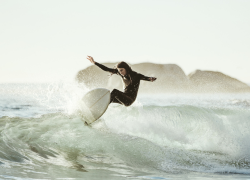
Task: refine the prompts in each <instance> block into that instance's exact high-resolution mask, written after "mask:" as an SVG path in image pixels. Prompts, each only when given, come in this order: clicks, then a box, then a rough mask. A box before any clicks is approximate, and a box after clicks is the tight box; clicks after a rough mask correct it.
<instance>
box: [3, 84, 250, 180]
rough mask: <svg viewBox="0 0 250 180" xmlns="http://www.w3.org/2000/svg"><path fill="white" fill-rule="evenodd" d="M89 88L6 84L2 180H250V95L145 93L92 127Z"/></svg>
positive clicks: (113, 109)
mask: <svg viewBox="0 0 250 180" xmlns="http://www.w3.org/2000/svg"><path fill="white" fill-rule="evenodd" d="M87 91H88V89H87V88H86V87H84V86H83V85H76V84H66V83H55V84H1V85H0V124H1V126H0V133H1V134H0V167H1V168H0V178H1V179H90V180H91V179H115V180H116V179H250V141H249V137H250V128H249V127H250V108H249V107H250V94H217V95H212V94H210V95H209V94H206V95H204V94H164V95H159V94H157V95H153V94H139V97H138V99H137V100H136V102H135V103H134V104H133V105H132V106H130V107H123V106H121V105H117V104H111V105H110V106H109V108H108V110H107V111H106V113H105V114H104V115H103V116H102V118H101V119H100V120H98V121H97V122H96V123H94V124H93V125H92V127H89V126H85V125H84V123H83V122H84V119H82V115H81V112H80V111H79V109H80V108H79V102H80V99H81V97H82V96H83V95H84V93H86V92H87Z"/></svg>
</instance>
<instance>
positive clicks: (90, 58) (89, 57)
mask: <svg viewBox="0 0 250 180" xmlns="http://www.w3.org/2000/svg"><path fill="white" fill-rule="evenodd" d="M87 59H88V60H89V61H90V62H91V63H93V64H95V61H94V58H93V57H91V56H87Z"/></svg>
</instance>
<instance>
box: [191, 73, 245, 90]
mask: <svg viewBox="0 0 250 180" xmlns="http://www.w3.org/2000/svg"><path fill="white" fill-rule="evenodd" d="M188 78H189V80H190V85H191V86H192V89H193V91H194V92H211V93H214V92H215V93H217V92H222V93H223V92H224V93H228V92H229V93H236V92H250V87H249V86H248V85H247V84H245V83H243V82H241V81H239V80H237V79H235V78H232V77H230V76H228V75H225V74H223V73H221V72H216V71H201V70H196V71H194V72H192V73H190V74H189V75H188Z"/></svg>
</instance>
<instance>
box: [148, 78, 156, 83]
mask: <svg viewBox="0 0 250 180" xmlns="http://www.w3.org/2000/svg"><path fill="white" fill-rule="evenodd" d="M156 79H157V78H155V77H151V78H149V80H150V81H152V82H154V81H155V80H156Z"/></svg>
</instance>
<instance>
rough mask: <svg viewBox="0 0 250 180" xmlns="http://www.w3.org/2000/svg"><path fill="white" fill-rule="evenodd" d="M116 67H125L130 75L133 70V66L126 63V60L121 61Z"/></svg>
mask: <svg viewBox="0 0 250 180" xmlns="http://www.w3.org/2000/svg"><path fill="white" fill-rule="evenodd" d="M115 68H124V69H126V72H127V74H128V75H130V74H131V73H132V72H133V71H132V69H131V67H130V66H129V65H128V64H127V63H125V62H124V61H121V62H119V63H118V64H117V65H116V66H115Z"/></svg>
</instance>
